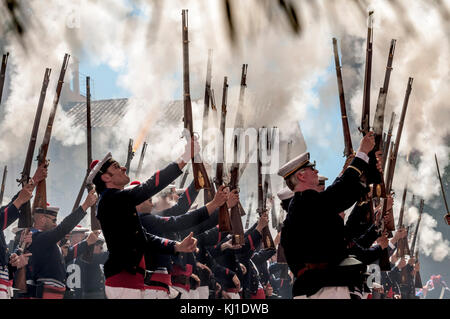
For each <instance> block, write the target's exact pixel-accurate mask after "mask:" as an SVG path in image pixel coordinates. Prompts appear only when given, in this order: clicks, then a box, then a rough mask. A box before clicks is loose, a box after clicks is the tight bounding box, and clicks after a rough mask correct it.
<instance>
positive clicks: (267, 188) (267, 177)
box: [264, 127, 278, 229]
mask: <svg viewBox="0 0 450 319" xmlns="http://www.w3.org/2000/svg"><path fill="white" fill-rule="evenodd" d="M275 132H276V127H273V128H272V136H271V137H270V138H269V130H267V150H268V151H270V152H272V143H273V142H274V141H275ZM269 194H270V195H269ZM269 198H272V184H271V182H270V175H269V174H266V175H265V177H264V202H265V203H266V204H267V201H268V200H269ZM272 203H273V200H272ZM270 212H271V217H272V228H274V229H275V228H276V227H277V225H278V220H277V213H276V209H275V205H272V206H271V207H270Z"/></svg>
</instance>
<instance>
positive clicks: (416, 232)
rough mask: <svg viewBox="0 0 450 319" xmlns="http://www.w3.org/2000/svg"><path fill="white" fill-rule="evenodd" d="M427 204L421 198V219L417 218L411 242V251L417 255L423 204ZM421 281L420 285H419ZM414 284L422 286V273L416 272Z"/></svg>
mask: <svg viewBox="0 0 450 319" xmlns="http://www.w3.org/2000/svg"><path fill="white" fill-rule="evenodd" d="M424 204H425V201H424V200H423V199H421V200H420V208H419V219H418V220H417V224H416V229H415V231H414V236H413V239H412V242H411V253H415V254H416V256H418V254H419V245H417V248H416V240H417V238H418V235H419V226H420V221H421V219H422V213H423V206H424ZM416 249H417V250H416ZM416 262H417V259H416ZM419 281H420V287H417V286H418V284H419ZM414 284H415V286H416V287H417V288H422V279H421V278H420V274H419V273H417V274H416V278H414Z"/></svg>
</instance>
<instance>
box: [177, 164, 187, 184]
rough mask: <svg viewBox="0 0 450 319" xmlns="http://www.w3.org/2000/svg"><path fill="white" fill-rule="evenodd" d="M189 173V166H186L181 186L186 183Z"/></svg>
mask: <svg viewBox="0 0 450 319" xmlns="http://www.w3.org/2000/svg"><path fill="white" fill-rule="evenodd" d="M186 166H187V165H186ZM188 175H189V168H188V167H186V170H185V171H184V174H183V177H182V178H181V181H180V186H179V188H184V184H186V179H187V176H188Z"/></svg>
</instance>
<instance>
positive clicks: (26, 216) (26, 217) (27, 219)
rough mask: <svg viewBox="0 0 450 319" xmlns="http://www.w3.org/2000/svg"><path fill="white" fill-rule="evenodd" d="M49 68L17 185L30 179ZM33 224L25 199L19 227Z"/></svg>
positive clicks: (46, 71) (29, 204) (48, 79)
mask: <svg viewBox="0 0 450 319" xmlns="http://www.w3.org/2000/svg"><path fill="white" fill-rule="evenodd" d="M50 73H51V69H49V68H47V69H45V73H44V80H43V81H42V88H41V94H40V96H39V102H38V106H37V110H36V115H35V117H34V123H33V129H32V130H31V137H30V142H29V143H28V150H27V155H26V157H25V163H24V165H23V170H22V172H21V173H20V175H21V176H20V179H17V180H16V181H17V182H18V183H19V185H22V187H23V186H25V184H27V183H28V181H29V179H30V174H31V164H32V162H33V155H34V149H35V148H36V139H37V135H38V131H39V123H40V121H41V115H42V109H43V107H44V101H45V95H46V93H47V87H48V83H49V82H50ZM32 224H33V221H32V218H31V203H30V201H27V202H26V203H25V204H24V205H23V206H22V209H21V213H20V215H19V223H18V227H19V228H29V227H31V226H32Z"/></svg>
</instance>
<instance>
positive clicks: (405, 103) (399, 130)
mask: <svg viewBox="0 0 450 319" xmlns="http://www.w3.org/2000/svg"><path fill="white" fill-rule="evenodd" d="M412 83H413V78H411V77H410V78H409V79H408V85H407V87H406V93H405V99H404V100H403V107H402V113H401V115H400V121H399V123H398V128H397V136H396V137H395V144H394V145H395V150H394V151H393V154H392V155H393V157H392V164H393V166H392V170H391V171H390V172H388V173H389V178H388V179H387V180H386V184H387V185H386V186H387V187H386V189H388V190H391V189H392V183H393V179H394V171H395V164H396V161H397V154H398V150H399V148H400V138H401V137H402V131H403V123H404V121H405V115H406V109H407V107H408V101H409V96H410V94H411V89H412Z"/></svg>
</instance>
